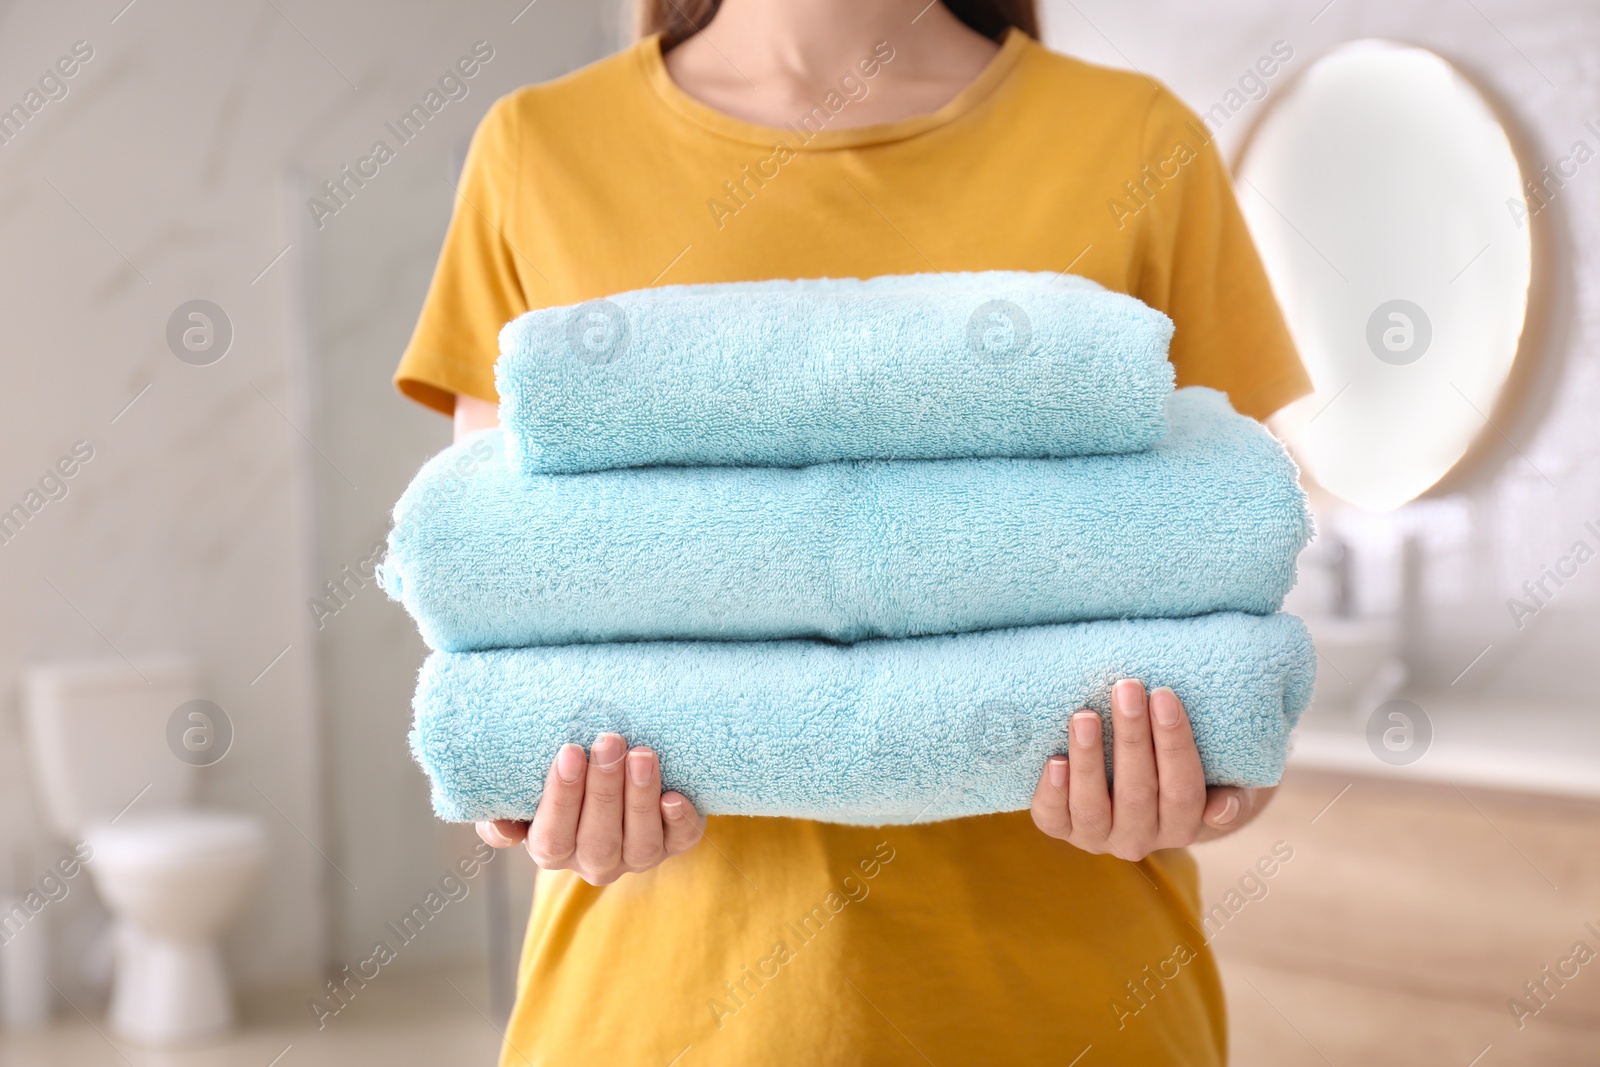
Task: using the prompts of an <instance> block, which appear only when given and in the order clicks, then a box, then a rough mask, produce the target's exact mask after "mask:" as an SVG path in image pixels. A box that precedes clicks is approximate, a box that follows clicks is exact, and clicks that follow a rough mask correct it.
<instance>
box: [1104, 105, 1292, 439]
mask: <svg viewBox="0 0 1600 1067" xmlns="http://www.w3.org/2000/svg"><path fill="white" fill-rule="evenodd" d="M1143 152H1144V159H1143V163H1144V164H1145V165H1146V166H1147V168H1148V169H1146V170H1143V171H1141V173H1140V175H1139V177H1138V180H1137V182H1136V184H1137V185H1138V186H1140V187H1141V188H1140V190H1139V191H1140V195H1141V197H1142V198H1143V201H1144V205H1143V207H1141V208H1140V213H1144V212H1148V213H1149V215H1148V220H1147V221H1146V225H1145V226H1144V229H1143V231H1142V233H1141V240H1142V242H1143V247H1142V249H1141V266H1140V273H1139V280H1138V284H1137V289H1136V292H1135V293H1134V295H1135V296H1137V297H1139V298H1140V299H1141V300H1143V301H1144V302H1145V303H1147V304H1149V305H1150V306H1152V307H1155V308H1159V309H1160V310H1162V311H1164V312H1166V313H1167V314H1168V315H1170V316H1171V317H1172V321H1173V324H1174V326H1175V330H1174V332H1173V337H1172V350H1171V358H1172V364H1173V367H1174V369H1175V370H1176V371H1177V383H1178V385H1180V386H1185V385H1205V386H1210V387H1211V388H1213V389H1218V390H1221V391H1222V392H1224V393H1226V394H1228V398H1229V399H1230V400H1231V401H1232V402H1233V406H1234V408H1235V409H1236V410H1238V411H1239V412H1241V413H1242V414H1245V415H1250V416H1252V417H1254V418H1257V419H1265V418H1266V417H1267V416H1269V415H1271V414H1272V413H1273V412H1275V411H1277V410H1278V409H1279V408H1281V407H1283V406H1284V405H1285V404H1287V403H1289V402H1290V401H1291V400H1294V399H1296V398H1298V397H1301V396H1304V395H1305V394H1307V393H1309V392H1310V391H1311V380H1310V378H1309V377H1308V376H1307V375H1306V371H1305V368H1304V367H1303V366H1302V365H1301V363H1300V357H1299V355H1298V354H1297V353H1296V351H1295V347H1294V341H1293V340H1292V339H1291V337H1290V335H1289V329H1288V326H1287V325H1286V324H1285V322H1284V320H1283V312H1282V311H1281V310H1280V309H1279V307H1278V302H1277V300H1276V298H1274V296H1273V294H1272V285H1271V283H1270V282H1269V281H1268V280H1267V273H1266V270H1265V268H1263V267H1262V265H1261V257H1260V255H1259V254H1258V253H1257V252H1256V247H1255V243H1254V242H1253V241H1252V240H1251V239H1250V231H1249V230H1248V229H1247V228H1246V226H1245V222H1244V216H1243V215H1242V214H1241V213H1240V211H1239V203H1238V201H1237V200H1236V199H1235V198H1234V195H1233V183H1232V180H1231V179H1230V177H1229V175H1228V168H1227V165H1226V164H1224V163H1223V161H1222V157H1221V155H1220V154H1219V153H1218V152H1217V150H1216V145H1215V143H1213V142H1212V141H1211V139H1210V136H1209V131H1207V129H1206V127H1205V126H1204V125H1203V124H1202V122H1201V121H1200V119H1199V118H1198V117H1197V116H1196V115H1195V114H1194V113H1193V112H1192V111H1190V110H1189V109H1188V108H1186V107H1185V106H1184V105H1183V104H1182V103H1181V102H1179V101H1178V99H1177V98H1176V97H1174V96H1173V95H1172V94H1171V93H1169V92H1167V91H1166V90H1165V89H1158V90H1157V91H1156V95H1155V98H1154V100H1153V101H1152V103H1151V107H1150V112H1149V114H1148V116H1147V118H1146V122H1145V133H1144V138H1143ZM1158 183H1159V184H1158Z"/></svg>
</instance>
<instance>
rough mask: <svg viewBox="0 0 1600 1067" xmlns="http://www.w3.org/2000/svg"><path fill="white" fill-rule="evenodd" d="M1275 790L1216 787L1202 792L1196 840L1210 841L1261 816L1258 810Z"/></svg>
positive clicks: (1269, 787) (1268, 787) (1265, 787)
mask: <svg viewBox="0 0 1600 1067" xmlns="http://www.w3.org/2000/svg"><path fill="white" fill-rule="evenodd" d="M1277 791H1278V787H1277V786H1275V785H1268V786H1258V787H1256V788H1254V789H1244V788H1240V787H1238V786H1231V785H1219V786H1217V787H1215V788H1213V789H1208V790H1207V791H1206V807H1205V815H1204V816H1203V817H1202V819H1201V821H1202V823H1203V825H1202V826H1201V828H1200V835H1199V837H1198V838H1197V840H1200V841H1211V840H1214V839H1216V838H1218V837H1222V836H1224V835H1225V834H1231V833H1233V832H1234V831H1235V830H1238V829H1240V828H1241V827H1243V826H1244V825H1245V824H1246V823H1248V822H1250V821H1251V820H1253V819H1254V818H1255V817H1256V816H1257V815H1260V814H1261V809H1262V808H1264V807H1266V806H1267V802H1268V801H1270V800H1271V799H1272V797H1273V794H1274V793H1276V792H1277Z"/></svg>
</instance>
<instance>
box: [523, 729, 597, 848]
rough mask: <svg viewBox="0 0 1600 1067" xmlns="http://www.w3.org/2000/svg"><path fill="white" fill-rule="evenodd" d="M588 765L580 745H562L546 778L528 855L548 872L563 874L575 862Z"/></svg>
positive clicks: (530, 830)
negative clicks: (584, 778)
mask: <svg viewBox="0 0 1600 1067" xmlns="http://www.w3.org/2000/svg"><path fill="white" fill-rule="evenodd" d="M587 762H588V760H587V759H586V757H585V756H584V754H583V749H581V748H579V747H578V746H577V745H562V746H561V751H560V752H557V753H556V758H555V759H554V760H552V761H551V762H550V773H549V774H546V775H545V777H544V795H543V796H541V797H540V798H539V806H538V807H537V808H535V809H534V812H533V823H532V825H530V826H529V827H528V837H527V841H528V854H529V855H531V856H532V857H533V861H534V862H535V863H537V864H538V865H539V866H541V867H543V868H544V869H545V870H547V871H554V870H560V869H561V868H563V867H566V866H567V864H568V862H569V861H570V860H571V859H572V852H573V849H574V848H575V847H576V843H577V832H578V815H579V814H580V812H581V811H582V810H583V775H584V767H585V764H586V763H587Z"/></svg>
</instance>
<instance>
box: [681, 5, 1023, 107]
mask: <svg viewBox="0 0 1600 1067" xmlns="http://www.w3.org/2000/svg"><path fill="white" fill-rule="evenodd" d="M997 49H998V46H997V45H996V44H995V43H994V42H993V41H990V40H989V39H988V38H986V37H983V36H982V35H980V34H978V33H975V32H974V31H972V30H970V29H968V28H967V27H966V26H965V25H964V24H963V23H962V22H961V21H960V20H959V19H957V18H956V17H955V16H954V15H952V14H951V13H950V11H949V9H948V8H946V7H945V6H944V4H943V3H940V2H938V0H934V2H933V3H929V2H928V0H722V4H721V7H720V8H719V9H718V11H717V14H716V17H715V18H713V19H712V21H711V23H710V25H709V26H707V27H705V28H704V29H703V30H702V31H701V32H700V33H698V34H696V35H695V36H693V37H690V38H689V39H688V40H687V41H685V42H683V43H682V44H680V45H679V46H678V47H676V48H674V49H673V50H672V51H670V52H668V53H667V56H666V62H667V70H668V72H669V73H670V74H671V75H672V79H673V81H675V82H676V83H677V84H678V85H679V87H680V88H682V89H683V90H684V92H686V93H688V94H689V95H690V96H692V97H694V98H695V99H697V100H699V101H700V102H701V103H703V104H706V105H707V106H709V107H712V108H714V109H716V110H718V111H721V112H724V113H725V114H729V115H733V116H734V117H736V118H741V119H744V120H746V121H748V122H755V123H760V124H762V125H765V126H781V125H783V124H784V123H786V122H790V121H793V120H795V119H796V118H797V117H798V116H801V115H804V114H806V113H807V112H810V111H811V110H812V109H813V108H815V107H817V106H818V105H820V104H822V103H823V101H824V99H825V98H826V97H827V96H828V94H830V93H837V94H842V95H843V96H844V97H846V98H848V99H849V100H850V101H851V103H850V106H849V107H846V108H844V109H843V110H841V111H839V113H838V114H837V115H836V116H835V117H834V121H833V123H832V125H834V126H835V127H841V128H842V127H849V126H869V125H876V124H878V123H883V122H898V121H900V120H902V119H907V118H911V117H913V116H915V115H922V114H927V113H928V112H931V111H937V110H938V109H939V108H940V107H942V106H943V105H944V104H946V103H948V102H949V101H950V100H951V99H952V98H953V97H955V96H956V95H957V94H958V93H960V92H961V90H962V89H963V88H965V87H966V86H967V85H968V84H969V83H971V82H972V80H973V79H974V78H976V77H977V76H978V75H979V74H980V73H981V72H982V71H983V68H984V67H985V66H986V65H987V64H988V63H989V61H990V60H992V59H993V58H994V54H995V52H996V51H997ZM885 57H889V58H887V59H886V58H885ZM863 64H867V65H866V66H863ZM868 70H871V71H873V73H872V74H871V75H870V76H868V75H867V74H866V73H865V72H866V71H868ZM845 79H851V82H848V83H847V82H845ZM842 83H843V84H842Z"/></svg>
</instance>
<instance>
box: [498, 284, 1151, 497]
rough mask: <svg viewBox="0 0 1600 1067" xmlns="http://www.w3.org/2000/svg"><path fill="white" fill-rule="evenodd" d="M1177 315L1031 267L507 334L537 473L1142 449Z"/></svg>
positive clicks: (763, 287)
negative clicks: (1167, 313) (1164, 312)
mask: <svg viewBox="0 0 1600 1067" xmlns="http://www.w3.org/2000/svg"><path fill="white" fill-rule="evenodd" d="M1171 339H1172V321H1171V320H1170V319H1168V318H1167V316H1165V315H1163V314H1162V313H1161V312H1159V311H1156V310H1154V309H1153V308H1150V307H1147V306H1145V305H1144V304H1142V303H1140V302H1139V301H1138V300H1136V299H1134V298H1133V297H1130V296H1125V295H1123V294H1121V293H1114V292H1111V291H1109V290H1107V289H1104V288H1102V287H1101V286H1099V285H1097V284H1096V283H1094V282H1092V281H1089V280H1088V279H1085V278H1078V277H1075V276H1070V275H1068V276H1059V275H1051V274H1048V273H1029V272H1023V271H982V272H975V273H958V274H911V275H886V276H883V277H877V278H869V279H866V280H858V279H854V278H817V279H807V280H801V281H763V282H733V283H725V284H714V285H679V286H664V287H661V288H655V289H640V290H636V291H634V292H628V293H620V294H618V295H616V296H613V297H610V298H608V299H605V300H594V301H590V302H588V303H586V304H579V305H576V306H575V307H554V308H544V309H542V310H539V311H531V312H529V313H528V314H526V315H523V316H521V317H520V318H517V319H514V320H512V321H511V322H510V323H508V324H507V325H506V327H505V328H504V329H503V330H502V331H501V333H500V353H501V355H500V361H499V363H498V364H496V367H495V378H496V382H497V385H498V388H499V392H500V419H501V423H502V425H503V426H504V427H505V429H506V431H507V446H508V448H509V450H510V455H509V457H508V458H509V460H510V462H511V464H512V465H513V467H515V468H516V469H518V470H520V471H522V472H524V473H540V474H571V473H578V472H583V471H595V470H610V469H614V468H620V467H641V466H652V465H656V464H666V465H673V466H762V467H804V466H809V465H811V464H815V463H824V462H830V461H833V460H850V459H956V458H984V457H991V456H1005V457H1019V458H1049V457H1059V456H1074V455H1092V454H1102V453H1120V452H1135V451H1139V450H1141V449H1145V448H1149V447H1150V446H1151V445H1153V444H1155V443H1156V442H1157V441H1158V440H1160V439H1161V437H1162V436H1163V435H1164V434H1165V433H1166V429H1167V426H1166V420H1165V411H1164V402H1165V400H1166V397H1167V394H1168V393H1170V392H1171V391H1172V383H1173V370H1172V365H1171V364H1170V363H1169V362H1167V345H1168V343H1169V342H1170V341H1171Z"/></svg>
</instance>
